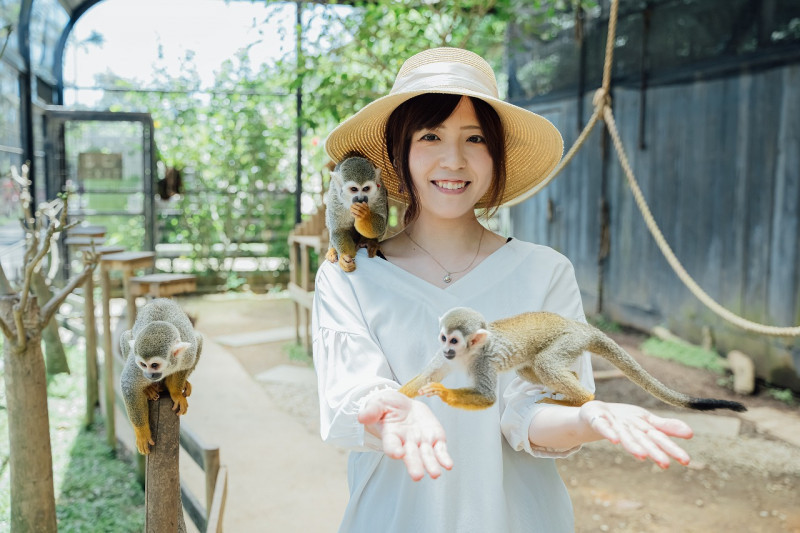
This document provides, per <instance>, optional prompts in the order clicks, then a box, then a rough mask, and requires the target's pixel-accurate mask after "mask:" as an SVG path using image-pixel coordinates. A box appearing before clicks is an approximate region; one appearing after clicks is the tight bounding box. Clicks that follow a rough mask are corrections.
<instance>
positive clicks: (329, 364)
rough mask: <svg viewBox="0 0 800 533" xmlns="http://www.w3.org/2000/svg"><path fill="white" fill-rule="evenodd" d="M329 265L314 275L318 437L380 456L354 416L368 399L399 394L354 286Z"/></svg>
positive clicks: (378, 443) (372, 438)
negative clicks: (378, 393)
mask: <svg viewBox="0 0 800 533" xmlns="http://www.w3.org/2000/svg"><path fill="white" fill-rule="evenodd" d="M348 275H353V274H345V273H343V272H340V271H339V268H338V267H337V266H335V265H333V264H327V263H326V264H324V265H322V267H320V269H319V271H318V272H317V278H316V285H315V293H314V304H313V309H312V330H313V353H314V368H315V370H316V372H317V387H318V392H319V410H320V434H321V436H322V439H323V440H324V441H325V442H329V443H331V444H335V445H337V446H341V447H344V448H348V449H351V450H356V451H364V450H381V441H380V439H378V438H377V437H375V436H373V435H371V434H369V433H367V432H365V431H364V426H363V425H362V424H360V423H359V422H358V413H359V410H360V409H361V406H362V405H363V402H364V401H365V399H366V397H367V395H369V394H370V393H371V392H374V391H376V390H382V389H386V388H394V389H397V388H399V384H398V383H397V382H396V381H395V380H394V379H393V375H392V371H391V369H390V368H389V364H388V362H387V361H386V358H385V357H384V355H383V352H382V351H381V349H380V346H379V345H378V343H377V342H376V341H375V339H374V338H373V336H372V334H371V333H370V330H369V328H368V326H367V324H366V320H365V319H364V316H363V314H362V312H361V305H362V304H363V303H364V302H360V301H359V299H358V297H357V295H356V293H355V291H354V289H353V286H352V284H351V283H350V282H349V281H348V280H347V279H346V278H345V276H348Z"/></svg>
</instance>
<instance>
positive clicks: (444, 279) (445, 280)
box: [442, 273, 453, 283]
mask: <svg viewBox="0 0 800 533" xmlns="http://www.w3.org/2000/svg"><path fill="white" fill-rule="evenodd" d="M442 281H444V282H445V283H450V282H451V281H453V278H452V276H450V273H447V274H445V275H444V277H443V278H442Z"/></svg>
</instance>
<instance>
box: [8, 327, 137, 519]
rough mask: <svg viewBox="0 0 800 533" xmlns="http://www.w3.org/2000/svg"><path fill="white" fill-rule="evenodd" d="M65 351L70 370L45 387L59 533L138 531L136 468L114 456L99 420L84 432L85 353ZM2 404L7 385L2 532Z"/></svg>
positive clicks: (127, 461)
mask: <svg viewBox="0 0 800 533" xmlns="http://www.w3.org/2000/svg"><path fill="white" fill-rule="evenodd" d="M1 345H2V340H0V346H1ZM65 348H66V351H67V359H68V361H69V365H70V368H71V369H73V372H72V374H70V375H67V374H58V375H56V376H53V377H51V378H49V379H48V385H47V393H48V412H49V416H50V441H51V446H52V452H53V477H54V480H53V481H54V486H55V492H56V514H57V518H58V530H59V531H62V532H75V533H77V532H84V531H114V532H131V533H135V532H140V531H142V528H143V526H144V491H143V490H142V488H141V486H140V485H139V483H138V482H137V481H136V470H135V467H134V465H133V464H132V462H131V461H130V460H128V459H127V458H126V459H121V458H117V457H114V455H113V454H112V453H111V449H110V448H108V446H107V445H106V443H105V430H104V428H103V427H102V425H101V424H100V423H99V422H98V424H97V425H96V426H95V427H93V428H91V429H89V430H84V429H83V416H84V413H85V405H86V403H85V402H86V395H85V383H86V378H85V375H84V371H85V364H84V353H83V351H82V350H79V349H77V347H75V346H69V345H67V346H65ZM0 379H2V367H0ZM5 406H6V398H5V387H0V433H1V434H2V438H1V439H0V443H2V447H0V465H2V470H0V531H7V530H8V528H9V527H10V525H9V513H10V500H9V497H10V486H9V475H8V469H7V462H8V441H7V438H6V436H7V435H8V417H7V415H6V410H5Z"/></svg>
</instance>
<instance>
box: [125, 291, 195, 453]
mask: <svg viewBox="0 0 800 533" xmlns="http://www.w3.org/2000/svg"><path fill="white" fill-rule="evenodd" d="M120 347H121V349H122V355H123V357H124V358H125V366H124V368H123V369H122V377H121V378H120V384H121V386H122V396H123V398H124V400H125V408H126V410H127V411H128V418H130V421H131V424H132V425H133V431H134V433H135V434H136V449H137V450H139V453H141V454H143V455H146V454H148V453H150V446H149V445H154V444H155V442H153V438H152V436H151V434H150V414H149V411H148V407H147V400H157V399H158V397H159V392H161V391H162V390H163V389H162V385H164V386H166V388H167V391H168V392H169V395H170V398H172V410H173V411H175V412H176V413H177V414H178V415H183V414H186V411H187V409H188V408H189V403H188V402H187V401H186V398H187V397H188V396H189V395H190V394H191V393H192V385H191V383H189V382H188V381H186V378H187V377H188V376H189V374H191V373H192V371H193V370H194V368H195V366H197V361H198V360H199V359H200V351H201V350H202V348H203V336H202V335H201V334H199V333H197V332H195V331H194V329H193V328H192V323H191V322H190V321H189V317H187V316H186V313H184V312H183V309H181V308H180V306H179V305H178V304H177V303H175V302H174V301H172V300H170V299H168V298H156V299H154V300H152V301H150V302H149V303H148V304H147V305H145V306H144V307H143V308H142V309H141V310H140V311H139V313H138V315H137V317H136V322H135V323H134V324H133V329H132V330H128V331H125V332H124V333H123V334H122V338H121V339H120Z"/></svg>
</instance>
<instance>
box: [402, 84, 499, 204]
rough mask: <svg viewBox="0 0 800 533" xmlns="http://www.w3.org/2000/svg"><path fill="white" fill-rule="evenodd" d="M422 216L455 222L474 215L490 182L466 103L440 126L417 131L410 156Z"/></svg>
mask: <svg viewBox="0 0 800 533" xmlns="http://www.w3.org/2000/svg"><path fill="white" fill-rule="evenodd" d="M408 164H409V169H410V171H411V179H412V180H413V182H414V186H415V187H416V189H417V191H418V193H419V205H420V210H421V211H422V212H425V211H428V212H430V213H431V214H434V215H436V216H438V217H443V218H453V217H459V216H463V215H464V214H465V213H470V214H471V213H472V212H473V210H474V208H475V204H476V203H478V201H479V200H480V199H481V197H483V195H484V194H485V193H486V191H487V190H488V189H489V185H490V184H491V181H492V165H493V163H492V157H491V156H490V155H489V150H488V149H487V147H486V141H485V140H484V137H483V132H482V131H481V127H480V123H479V122H478V118H477V116H476V115H475V109H474V108H473V106H472V102H471V101H470V99H469V98H466V97H463V98H461V101H460V102H459V103H458V105H457V106H456V108H455V109H454V110H453V113H452V114H451V115H450V116H449V117H448V118H447V119H446V120H445V121H444V122H443V123H442V124H440V125H439V126H435V127H433V128H426V129H422V130H419V131H415V132H414V133H413V134H412V137H411V147H410V150H409V154H408Z"/></svg>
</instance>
